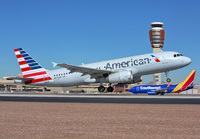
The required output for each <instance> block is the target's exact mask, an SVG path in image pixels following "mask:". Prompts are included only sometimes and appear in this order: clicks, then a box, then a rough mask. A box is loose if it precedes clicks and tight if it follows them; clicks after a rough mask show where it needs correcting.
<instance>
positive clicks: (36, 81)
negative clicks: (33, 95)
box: [25, 77, 52, 84]
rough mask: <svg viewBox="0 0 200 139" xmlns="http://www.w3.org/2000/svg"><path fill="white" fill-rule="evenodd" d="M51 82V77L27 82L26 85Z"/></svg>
mask: <svg viewBox="0 0 200 139" xmlns="http://www.w3.org/2000/svg"><path fill="white" fill-rule="evenodd" d="M49 80H52V79H51V77H44V78H38V79H34V80H32V81H26V82H25V84H31V83H38V82H44V81H49Z"/></svg>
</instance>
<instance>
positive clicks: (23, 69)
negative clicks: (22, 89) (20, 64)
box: [21, 67, 32, 72]
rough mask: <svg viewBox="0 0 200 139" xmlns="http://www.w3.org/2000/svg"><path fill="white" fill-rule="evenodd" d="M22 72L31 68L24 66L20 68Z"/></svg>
mask: <svg viewBox="0 0 200 139" xmlns="http://www.w3.org/2000/svg"><path fill="white" fill-rule="evenodd" d="M21 70H22V72H25V71H29V70H32V69H31V68H30V67H26V68H21Z"/></svg>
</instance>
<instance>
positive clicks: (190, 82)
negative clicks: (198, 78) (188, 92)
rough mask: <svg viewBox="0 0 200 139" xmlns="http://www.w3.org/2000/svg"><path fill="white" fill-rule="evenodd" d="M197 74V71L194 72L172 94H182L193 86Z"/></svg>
mask: <svg viewBox="0 0 200 139" xmlns="http://www.w3.org/2000/svg"><path fill="white" fill-rule="evenodd" d="M195 73H196V70H193V71H192V72H191V73H190V74H189V75H188V77H187V78H186V79H185V80H184V81H183V82H182V83H179V84H178V85H177V86H176V88H175V89H174V90H173V91H172V92H173V93H174V92H181V91H183V90H185V89H187V87H189V86H192V85H193V82H194V77H195Z"/></svg>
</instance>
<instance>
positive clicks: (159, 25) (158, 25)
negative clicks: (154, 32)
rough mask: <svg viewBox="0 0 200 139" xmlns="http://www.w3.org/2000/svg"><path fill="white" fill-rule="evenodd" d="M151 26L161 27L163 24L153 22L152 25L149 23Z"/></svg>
mask: <svg viewBox="0 0 200 139" xmlns="http://www.w3.org/2000/svg"><path fill="white" fill-rule="evenodd" d="M151 26H152V27H161V28H162V26H163V25H161V24H154V25H151Z"/></svg>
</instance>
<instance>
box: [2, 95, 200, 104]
mask: <svg viewBox="0 0 200 139" xmlns="http://www.w3.org/2000/svg"><path fill="white" fill-rule="evenodd" d="M0 101H13V102H56V103H124V104H200V96H181V95H177V96H176V95H165V96H136V95H126V96H124V95H49V94H46V95H44V94H0Z"/></svg>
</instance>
